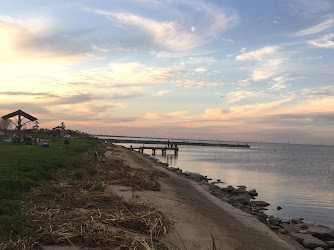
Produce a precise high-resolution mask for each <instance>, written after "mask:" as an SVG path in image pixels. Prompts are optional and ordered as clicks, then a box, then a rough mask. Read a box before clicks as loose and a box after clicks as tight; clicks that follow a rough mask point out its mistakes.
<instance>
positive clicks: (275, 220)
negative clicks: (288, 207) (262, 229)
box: [269, 218, 281, 226]
mask: <svg viewBox="0 0 334 250" xmlns="http://www.w3.org/2000/svg"><path fill="white" fill-rule="evenodd" d="M269 222H270V224H272V225H273V226H279V224H280V223H281V219H280V218H269Z"/></svg>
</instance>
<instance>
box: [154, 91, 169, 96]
mask: <svg viewBox="0 0 334 250" xmlns="http://www.w3.org/2000/svg"><path fill="white" fill-rule="evenodd" d="M169 92H170V91H169V90H160V91H158V92H156V93H155V94H154V95H156V96H162V95H166V94H168V93H169Z"/></svg>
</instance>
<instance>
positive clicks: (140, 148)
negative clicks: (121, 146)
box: [130, 146, 179, 155]
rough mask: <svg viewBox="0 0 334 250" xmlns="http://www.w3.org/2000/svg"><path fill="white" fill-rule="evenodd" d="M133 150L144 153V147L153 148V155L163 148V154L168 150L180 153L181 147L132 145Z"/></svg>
mask: <svg viewBox="0 0 334 250" xmlns="http://www.w3.org/2000/svg"><path fill="white" fill-rule="evenodd" d="M130 149H132V150H139V152H141V153H144V149H152V155H155V151H156V150H161V154H163V155H165V154H166V153H167V151H174V154H175V155H177V154H178V153H179V147H147V146H142V147H132V146H131V147H130Z"/></svg>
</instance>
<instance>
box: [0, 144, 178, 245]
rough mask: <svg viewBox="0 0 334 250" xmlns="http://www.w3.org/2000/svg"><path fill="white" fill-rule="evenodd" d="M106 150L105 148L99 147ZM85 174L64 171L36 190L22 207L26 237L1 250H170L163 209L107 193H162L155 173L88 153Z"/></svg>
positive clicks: (85, 160)
mask: <svg viewBox="0 0 334 250" xmlns="http://www.w3.org/2000/svg"><path fill="white" fill-rule="evenodd" d="M100 150H101V148H100ZM83 159H84V162H85V166H83V167H82V168H81V170H80V171H74V172H73V171H68V170H61V171H59V172H58V173H57V175H56V177H55V178H54V180H52V181H49V182H44V183H42V184H41V185H40V186H39V187H38V188H35V189H33V190H31V191H30V192H29V194H28V196H27V199H26V201H25V202H24V203H23V205H22V211H23V213H24V215H25V218H26V224H27V228H28V231H27V234H26V236H25V237H24V238H22V239H16V240H12V241H10V242H8V243H6V244H3V245H0V249H6V250H7V249H8V250H10V249H27V250H30V249H31V250H32V249H42V246H43V245H69V244H70V245H78V246H84V247H98V248H100V249H170V248H169V247H168V246H167V245H166V244H164V243H163V242H162V241H161V240H159V237H160V236H163V235H165V234H166V233H167V231H168V230H169V228H170V227H171V226H172V224H171V222H170V221H169V220H168V218H166V217H165V216H164V215H163V214H162V213H161V212H160V211H159V210H157V209H154V208H151V207H149V206H147V205H145V204H142V203H132V202H126V201H125V200H123V199H122V198H120V197H119V196H117V195H115V194H113V193H106V192H104V190H105V189H104V187H105V186H106V185H109V184H122V185H127V186H131V187H132V188H134V189H139V190H140V189H148V190H159V183H158V181H157V179H158V177H159V176H161V175H160V174H159V173H158V172H155V171H145V170H142V169H132V168H130V167H129V166H125V165H124V164H123V163H122V162H120V161H115V160H112V159H110V160H108V159H106V162H105V163H103V164H97V163H96V160H95V159H94V157H93V152H90V153H86V154H84V155H83Z"/></svg>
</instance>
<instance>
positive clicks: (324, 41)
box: [308, 33, 334, 49]
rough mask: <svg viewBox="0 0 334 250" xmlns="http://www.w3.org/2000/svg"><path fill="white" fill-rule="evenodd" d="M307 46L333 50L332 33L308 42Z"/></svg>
mask: <svg viewBox="0 0 334 250" xmlns="http://www.w3.org/2000/svg"><path fill="white" fill-rule="evenodd" d="M308 43H309V44H311V45H313V46H315V47H318V48H331V49H332V48H334V33H330V34H327V35H324V36H323V37H321V38H319V39H315V40H311V41H308Z"/></svg>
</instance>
